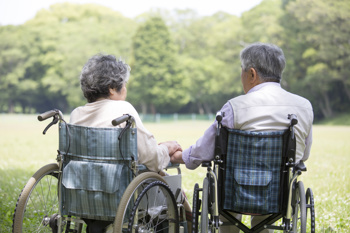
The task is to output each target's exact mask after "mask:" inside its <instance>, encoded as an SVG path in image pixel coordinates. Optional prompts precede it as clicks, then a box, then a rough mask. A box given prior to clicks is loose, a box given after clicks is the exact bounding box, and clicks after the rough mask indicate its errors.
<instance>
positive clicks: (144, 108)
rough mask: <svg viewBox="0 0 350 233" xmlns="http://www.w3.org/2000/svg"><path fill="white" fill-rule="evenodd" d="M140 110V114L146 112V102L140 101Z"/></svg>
mask: <svg viewBox="0 0 350 233" xmlns="http://www.w3.org/2000/svg"><path fill="white" fill-rule="evenodd" d="M141 111H142V114H144V115H145V114H147V104H146V103H141Z"/></svg>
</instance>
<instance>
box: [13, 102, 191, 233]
mask: <svg viewBox="0 0 350 233" xmlns="http://www.w3.org/2000/svg"><path fill="white" fill-rule="evenodd" d="M51 117H52V119H53V120H52V122H51V123H50V124H49V125H48V126H47V127H46V128H45V130H44V131H43V134H45V133H46V131H47V130H48V129H49V128H50V127H51V126H52V125H54V124H57V123H58V128H59V149H58V155H57V163H52V164H48V165H46V166H44V167H42V168H40V169H39V170H38V171H37V172H36V173H35V174H34V175H33V176H32V177H31V178H30V179H29V181H28V183H27V184H26V185H25V187H24V188H23V190H22V192H21V194H20V195H19V198H18V200H17V204H16V208H15V211H14V215H13V225H12V229H13V230H12V232H15V233H18V232H26V233H27V232H54V233H56V232H59V233H61V232H76V233H80V232H84V229H85V228H86V227H90V226H89V224H86V222H88V221H94V222H96V221H97V223H104V224H106V228H105V230H104V232H115V233H122V232H169V233H177V232H182V233H186V232H187V223H186V218H185V210H184V206H183V204H182V203H183V199H182V198H183V197H182V195H181V189H180V187H181V170H180V167H179V165H174V164H170V165H169V166H168V167H167V169H175V173H176V174H175V175H169V176H160V175H159V174H157V173H155V172H150V171H148V170H147V169H146V167H145V166H144V165H140V164H138V163H137V130H136V128H134V119H133V117H132V116H130V115H123V116H122V117H119V118H116V119H114V120H113V121H112V124H113V125H114V126H117V125H120V124H125V127H124V128H117V127H115V128H92V127H83V126H77V125H71V124H68V123H66V122H65V121H64V119H63V115H62V113H61V111H59V110H57V109H55V110H51V111H48V112H45V113H43V114H41V115H39V116H38V120H39V121H43V120H46V119H48V118H51ZM176 170H177V171H176ZM86 225H87V226H86ZM89 230H90V231H92V230H91V229H89Z"/></svg>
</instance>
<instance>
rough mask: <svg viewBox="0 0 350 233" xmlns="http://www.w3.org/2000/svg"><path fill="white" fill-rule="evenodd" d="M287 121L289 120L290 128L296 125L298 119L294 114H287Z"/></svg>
mask: <svg viewBox="0 0 350 233" xmlns="http://www.w3.org/2000/svg"><path fill="white" fill-rule="evenodd" d="M288 119H289V120H290V126H294V125H296V124H298V117H297V116H296V115H295V114H288Z"/></svg>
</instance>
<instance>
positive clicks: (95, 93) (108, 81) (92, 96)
mask: <svg viewBox="0 0 350 233" xmlns="http://www.w3.org/2000/svg"><path fill="white" fill-rule="evenodd" d="M129 75H130V67H129V65H127V64H126V63H124V62H123V61H121V60H117V59H116V58H115V56H113V55H103V54H98V55H95V56H93V57H91V58H90V59H89V60H88V61H87V63H86V64H85V65H84V67H83V69H82V71H81V74H80V85H81V90H82V91H83V93H84V96H85V98H86V99H87V100H88V102H89V103H92V102H95V101H96V100H97V99H99V98H101V97H103V98H107V97H108V96H109V89H110V88H111V89H116V91H117V92H119V91H120V90H121V89H122V87H123V85H124V84H125V83H126V82H127V81H128V79H129Z"/></svg>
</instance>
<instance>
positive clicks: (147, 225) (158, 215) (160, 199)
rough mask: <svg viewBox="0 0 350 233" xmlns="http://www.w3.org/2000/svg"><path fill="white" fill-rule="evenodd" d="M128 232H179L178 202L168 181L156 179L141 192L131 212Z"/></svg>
mask: <svg viewBox="0 0 350 233" xmlns="http://www.w3.org/2000/svg"><path fill="white" fill-rule="evenodd" d="M128 232H131V233H132V232H135V233H139V232H161V233H167V232H169V233H177V232H179V216H178V212H177V204H176V201H175V197H174V195H173V193H172V192H171V190H170V188H169V186H168V185H167V184H166V183H164V182H162V181H154V182H152V183H150V184H149V185H147V187H146V188H145V189H144V190H143V191H142V192H141V193H140V195H139V196H138V197H137V199H136V201H135V205H134V207H133V209H132V212H131V214H130V219H129V224H128Z"/></svg>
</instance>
